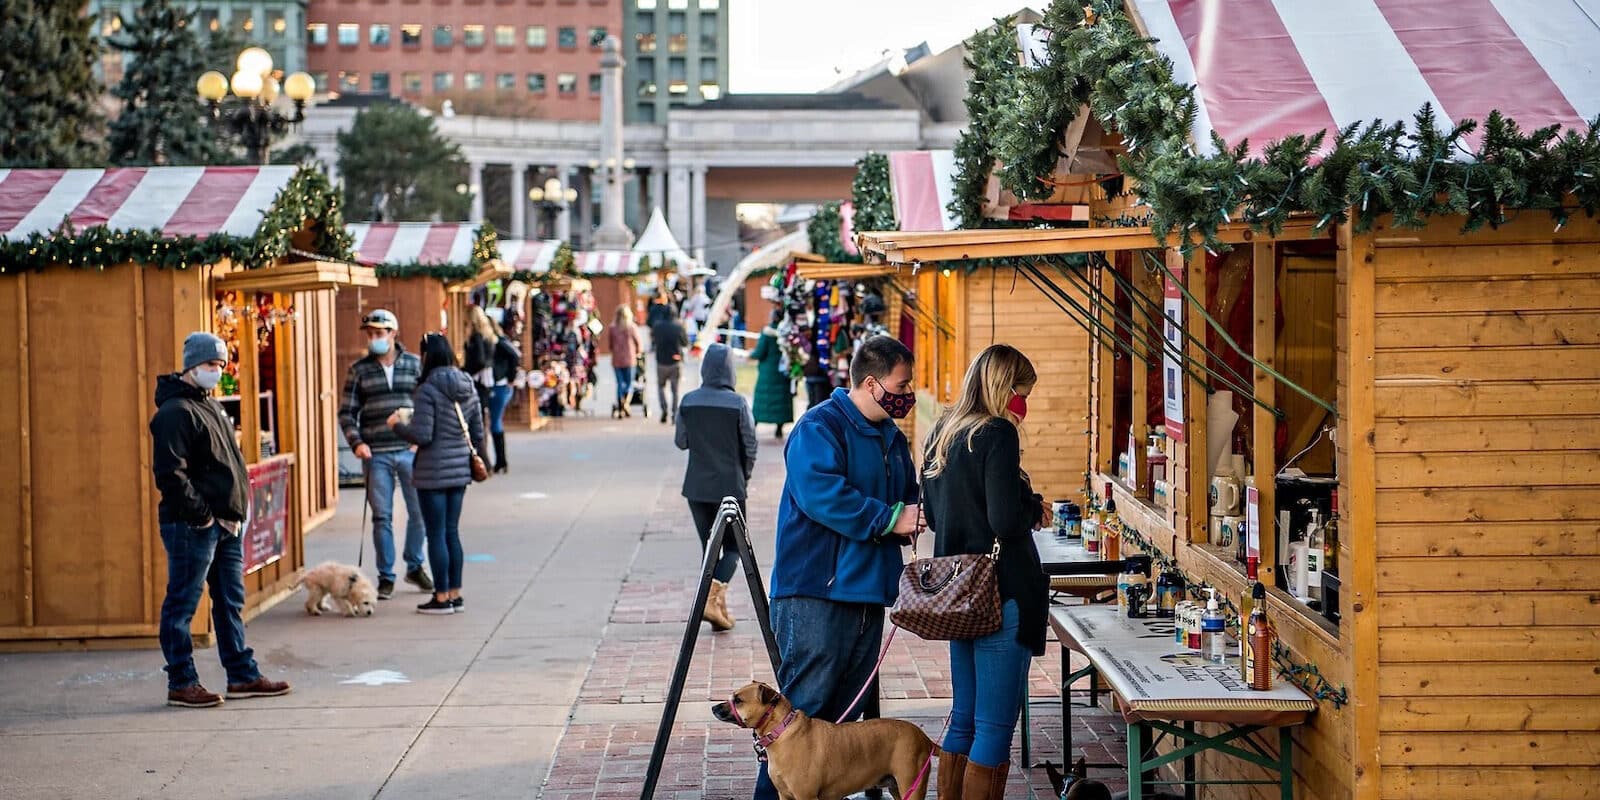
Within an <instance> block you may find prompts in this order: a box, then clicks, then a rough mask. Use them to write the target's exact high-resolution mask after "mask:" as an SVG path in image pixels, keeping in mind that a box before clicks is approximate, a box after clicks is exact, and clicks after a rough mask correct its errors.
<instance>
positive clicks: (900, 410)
mask: <svg viewBox="0 0 1600 800" xmlns="http://www.w3.org/2000/svg"><path fill="white" fill-rule="evenodd" d="M874 382H876V379H874ZM878 388H879V389H881V390H882V391H883V396H881V397H874V398H873V399H874V400H876V401H878V406H879V407H880V408H882V409H883V411H884V413H886V414H888V415H889V416H890V417H893V418H894V419H905V418H906V417H908V416H910V415H911V411H912V409H914V408H916V407H917V393H916V392H906V393H905V394H895V393H894V392H891V391H889V387H887V386H884V385H883V384H881V383H879V384H878Z"/></svg>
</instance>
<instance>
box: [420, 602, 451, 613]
mask: <svg viewBox="0 0 1600 800" xmlns="http://www.w3.org/2000/svg"><path fill="white" fill-rule="evenodd" d="M417 613H418V614H439V615H443V614H454V613H456V607H455V606H454V605H452V604H451V602H450V601H449V600H429V601H428V602H426V603H423V604H422V605H420V606H417Z"/></svg>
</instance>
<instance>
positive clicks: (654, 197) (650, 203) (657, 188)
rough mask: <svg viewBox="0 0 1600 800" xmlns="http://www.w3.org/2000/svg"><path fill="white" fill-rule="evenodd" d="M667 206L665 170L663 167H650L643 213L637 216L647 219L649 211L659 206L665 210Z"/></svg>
mask: <svg viewBox="0 0 1600 800" xmlns="http://www.w3.org/2000/svg"><path fill="white" fill-rule="evenodd" d="M666 207H667V170H666V168H665V167H651V168H650V188H649V194H648V195H647V196H646V197H645V201H644V213H643V214H640V215H639V216H640V217H642V218H644V219H646V220H648V219H649V218H650V214H651V212H653V211H655V210H656V209H657V208H660V209H661V210H662V211H666Z"/></svg>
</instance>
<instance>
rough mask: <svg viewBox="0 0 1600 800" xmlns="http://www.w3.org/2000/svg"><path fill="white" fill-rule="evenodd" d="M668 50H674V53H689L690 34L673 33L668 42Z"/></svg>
mask: <svg viewBox="0 0 1600 800" xmlns="http://www.w3.org/2000/svg"><path fill="white" fill-rule="evenodd" d="M667 51H668V52H672V53H687V52H689V34H687V33H674V34H672V38H671V39H670V40H668V42H667Z"/></svg>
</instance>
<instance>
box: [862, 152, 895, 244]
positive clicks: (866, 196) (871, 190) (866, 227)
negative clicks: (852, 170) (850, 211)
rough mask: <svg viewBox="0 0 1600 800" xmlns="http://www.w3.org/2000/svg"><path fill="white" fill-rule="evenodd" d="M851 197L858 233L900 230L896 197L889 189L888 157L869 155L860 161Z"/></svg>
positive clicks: (879, 154)
mask: <svg viewBox="0 0 1600 800" xmlns="http://www.w3.org/2000/svg"><path fill="white" fill-rule="evenodd" d="M850 197H851V203H853V204H854V205H855V211H856V214H855V218H854V224H853V227H854V228H855V230H856V231H857V232H861V231H897V230H900V225H899V223H897V222H896V221H895V218H894V195H893V193H892V191H891V190H890V188H889V157H888V156H886V155H884V154H883V153H867V154H866V155H864V156H862V157H861V160H860V161H857V162H856V177H855V179H854V180H852V181H851V182H850Z"/></svg>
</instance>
